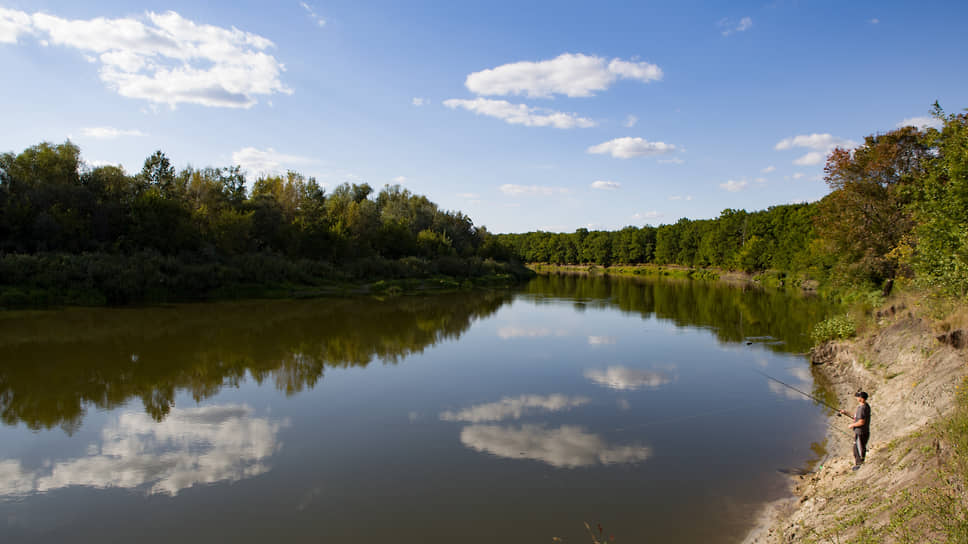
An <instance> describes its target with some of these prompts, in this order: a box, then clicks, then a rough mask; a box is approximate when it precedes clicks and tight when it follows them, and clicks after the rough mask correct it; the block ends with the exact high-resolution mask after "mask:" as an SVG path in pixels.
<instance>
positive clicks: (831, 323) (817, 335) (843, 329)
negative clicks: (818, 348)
mask: <svg viewBox="0 0 968 544" xmlns="http://www.w3.org/2000/svg"><path fill="white" fill-rule="evenodd" d="M855 334H857V325H856V324H855V323H854V320H853V319H852V318H851V317H850V316H849V315H847V314H843V315H838V316H834V317H830V318H827V319H824V320H823V321H821V322H820V323H817V324H816V325H814V326H813V331H812V332H811V333H810V336H811V337H812V338H813V341H814V342H815V343H817V344H822V343H824V342H828V341H830V340H841V339H844V338H850V337H851V336H854V335H855Z"/></svg>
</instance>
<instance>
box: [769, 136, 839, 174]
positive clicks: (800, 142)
mask: <svg viewBox="0 0 968 544" xmlns="http://www.w3.org/2000/svg"><path fill="white" fill-rule="evenodd" d="M856 146H857V142H854V141H853V140H848V139H845V138H838V137H836V136H833V135H831V134H817V133H814V134H801V135H799V136H794V137H792V138H784V139H782V140H780V141H779V142H777V144H776V145H775V146H774V149H776V150H777V151H783V150H787V149H793V148H795V147H801V148H806V149H812V150H813V151H810V152H809V153H807V154H806V155H803V156H802V157H798V158H797V159H796V160H794V161H793V164H796V165H799V166H813V165H817V164H823V162H824V161H825V160H826V158H827V155H829V154H830V152H831V151H833V150H834V148H837V147H844V148H848V149H849V148H852V147H856Z"/></svg>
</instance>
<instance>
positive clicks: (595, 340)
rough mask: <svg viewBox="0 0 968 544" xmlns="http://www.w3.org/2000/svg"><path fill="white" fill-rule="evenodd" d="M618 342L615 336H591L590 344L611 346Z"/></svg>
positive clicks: (589, 338)
mask: <svg viewBox="0 0 968 544" xmlns="http://www.w3.org/2000/svg"><path fill="white" fill-rule="evenodd" d="M615 342H616V338H615V337H614V336H589V337H588V345H590V346H609V345H613V344H615Z"/></svg>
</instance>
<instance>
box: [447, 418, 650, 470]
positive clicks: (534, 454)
mask: <svg viewBox="0 0 968 544" xmlns="http://www.w3.org/2000/svg"><path fill="white" fill-rule="evenodd" d="M460 441H461V443H462V444H464V445H465V446H467V447H469V448H471V449H473V450H476V451H480V452H486V453H490V454H493V455H497V456H498V457H506V458H508V459H533V460H535V461H541V462H543V463H547V464H549V465H551V466H553V467H556V468H576V467H583V466H590V465H597V464H602V465H611V464H618V463H637V462H641V461H645V460H646V459H648V458H649V456H650V455H651V454H652V449H651V448H649V447H647V446H642V445H628V446H614V445H609V444H608V443H606V442H605V440H603V439H602V437H601V436H599V435H597V434H594V433H590V432H588V431H586V430H585V429H583V428H582V427H579V426H575V425H562V426H561V427H558V428H546V427H544V426H543V425H522V426H521V427H513V426H501V425H469V426H467V427H464V429H463V430H461V433H460Z"/></svg>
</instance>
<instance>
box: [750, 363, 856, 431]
mask: <svg viewBox="0 0 968 544" xmlns="http://www.w3.org/2000/svg"><path fill="white" fill-rule="evenodd" d="M752 370H753V372H756V373H757V374H759V375H760V376H763V377H764V378H768V379H770V380H773V381H775V382H776V383H778V384H780V385H782V386H784V387H789V388H790V389H792V390H794V391H796V392H797V393H800V394H801V395H803V396H805V397H807V398H809V399H812V400H813V401H814V402H817V403H820V404H822V405H824V406H826V407H827V408H830V409H831V410H833V411H834V413H835V414H837V417H840V416H841V415H843V414H841V413H840V408H836V407H834V406H831V405H829V404H827V403H826V402H824V401H822V400H820V399H818V398H817V397H815V396H813V395H811V394H809V393H806V392H804V391H801V390H799V389H797V388H796V387H793V386H792V385H790V384H788V383H786V382H782V381H780V380H778V379H776V378H774V377H773V376H770V375H769V374H765V373H763V372H760V371H759V370H756V369H755V368H754V369H752ZM824 425H826V426H828V427H830V428H831V429H833V430H835V431H837V432H839V433H841V434H844V435H846V436H852V435H851V434H850V433H848V432H847V431H845V430H843V429H840V428H838V427H834V426H833V425H831V424H830V423H827V422H826V421H825V422H824Z"/></svg>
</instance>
